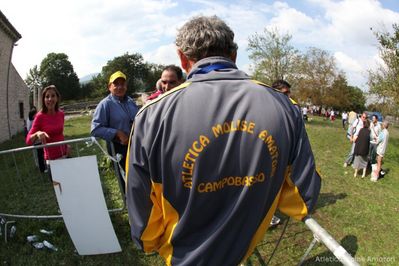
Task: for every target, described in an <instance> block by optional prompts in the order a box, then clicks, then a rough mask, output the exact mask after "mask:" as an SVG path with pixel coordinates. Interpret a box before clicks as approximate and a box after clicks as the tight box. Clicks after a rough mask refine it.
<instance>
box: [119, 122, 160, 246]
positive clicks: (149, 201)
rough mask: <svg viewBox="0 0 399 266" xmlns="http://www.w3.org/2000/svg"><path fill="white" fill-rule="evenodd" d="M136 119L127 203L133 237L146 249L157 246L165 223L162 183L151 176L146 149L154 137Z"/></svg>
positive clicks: (127, 175) (131, 141)
mask: <svg viewBox="0 0 399 266" xmlns="http://www.w3.org/2000/svg"><path fill="white" fill-rule="evenodd" d="M138 124H140V119H137V117H136V119H135V123H134V125H133V130H132V132H131V137H130V145H129V150H128V159H127V168H126V177H127V182H126V204H127V209H128V213H129V222H130V227H131V236H132V239H133V241H134V242H135V243H136V245H138V246H139V247H140V248H141V249H142V250H144V251H145V252H151V251H154V250H157V249H158V248H159V246H160V245H161V243H160V242H161V237H162V236H163V234H164V231H165V227H164V222H163V212H162V186H161V184H159V183H155V182H154V181H152V180H151V176H150V170H149V164H148V157H147V154H148V153H147V151H148V149H149V145H150V142H149V141H147V140H149V139H151V137H150V136H148V135H146V137H145V138H144V134H145V133H144V130H143V128H142V126H139V125H138Z"/></svg>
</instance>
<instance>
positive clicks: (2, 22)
mask: <svg viewBox="0 0 399 266" xmlns="http://www.w3.org/2000/svg"><path fill="white" fill-rule="evenodd" d="M0 28H2V29H3V30H4V32H5V33H6V34H8V35H9V36H10V37H11V39H12V40H13V41H14V42H17V41H18V40H19V39H21V37H22V36H21V34H19V32H18V31H17V30H16V29H15V28H14V26H13V25H12V24H11V23H10V21H8V19H7V18H6V16H5V15H4V14H3V12H1V10H0Z"/></svg>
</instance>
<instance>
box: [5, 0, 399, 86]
mask: <svg viewBox="0 0 399 266" xmlns="http://www.w3.org/2000/svg"><path fill="white" fill-rule="evenodd" d="M0 9H1V11H2V12H3V13H4V15H5V16H6V17H7V18H8V19H9V21H10V22H11V23H12V24H13V25H14V27H15V28H16V29H17V30H18V31H19V32H20V34H21V35H22V39H21V40H19V41H18V46H16V47H15V48H14V54H13V59H12V61H13V63H14V65H15V67H16V68H17V70H18V72H19V73H20V75H21V76H22V77H23V78H25V77H26V74H27V73H28V71H29V69H30V68H32V67H33V66H34V65H40V62H41V60H42V59H43V58H44V57H45V56H46V55H47V54H48V53H50V52H63V53H66V54H67V55H68V56H69V59H70V61H71V63H72V64H73V66H74V69H75V71H76V73H77V74H78V76H79V77H83V76H85V75H87V74H90V73H95V72H100V71H101V68H102V66H104V65H105V64H106V62H107V61H108V60H111V59H113V58H114V57H116V56H120V55H122V54H124V53H126V52H129V53H136V52H137V53H140V54H142V55H143V56H144V59H145V60H146V61H148V62H153V63H160V64H179V62H178V58H177V55H176V52H175V46H174V43H173V42H174V37H175V34H176V30H177V29H178V28H179V27H181V26H182V25H183V24H184V23H185V22H186V21H187V20H188V19H189V18H190V17H192V16H195V15H217V16H219V17H220V18H222V19H224V20H225V21H226V22H227V24H228V25H229V26H230V27H231V28H232V29H233V31H234V32H235V34H236V42H237V43H238V45H239V51H238V59H237V65H238V67H239V68H241V69H243V70H244V71H246V72H248V73H250V70H251V65H250V64H251V62H250V61H249V59H248V53H247V51H246V48H247V44H248V38H249V36H252V35H253V34H255V33H256V32H257V33H262V32H263V30H264V29H265V28H268V29H271V28H276V29H278V30H279V31H280V32H281V33H288V34H290V35H292V40H291V44H292V45H293V46H294V47H295V48H297V49H299V50H301V51H305V50H306V49H307V48H308V47H317V48H321V49H324V50H326V51H328V52H329V53H330V54H331V55H332V56H334V57H335V59H336V63H337V66H338V67H339V68H340V69H341V70H343V71H344V72H345V73H346V75H347V78H348V81H349V84H350V85H354V86H358V87H360V88H362V89H364V90H367V86H366V81H367V70H368V69H374V68H375V67H376V64H378V62H379V59H378V50H377V41H376V39H375V36H374V35H373V32H372V31H371V30H370V28H373V29H374V30H379V31H381V30H384V31H391V30H392V24H393V23H399V1H397V0H381V1H377V0H342V1H339V0H305V1H294V0H292V1H291V0H290V1H250V0H243V1H232V0H230V1H214V0H209V1H208V0H193V1H173V0H163V1H156V0H146V1H141V0H133V1H132V0H113V1H102V0H84V1H82V0H70V1H54V0H37V1H22V0H13V1H5V0H3V2H2V3H1V6H0Z"/></svg>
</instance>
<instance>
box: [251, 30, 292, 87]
mask: <svg viewBox="0 0 399 266" xmlns="http://www.w3.org/2000/svg"><path fill="white" fill-rule="evenodd" d="M291 38H292V37H291V35H289V34H283V35H280V34H279V33H278V31H277V29H272V30H268V29H266V28H265V29H264V32H263V34H258V33H255V34H254V35H253V36H251V37H249V40H248V42H249V43H248V48H247V50H248V51H249V52H250V55H249V58H250V59H251V60H253V61H254V65H255V66H254V78H255V79H257V80H260V81H263V82H265V83H266V84H272V83H273V82H274V81H275V80H278V79H285V80H290V79H291V77H292V76H293V75H294V73H295V71H294V70H295V69H296V66H297V64H298V59H299V52H298V51H297V50H296V49H294V47H293V46H291V45H290V44H289V42H290V40H291Z"/></svg>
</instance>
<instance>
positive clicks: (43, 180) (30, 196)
mask: <svg viewBox="0 0 399 266" xmlns="http://www.w3.org/2000/svg"><path fill="white" fill-rule="evenodd" d="M65 144H68V145H72V157H79V156H85V155H93V154H95V155H97V156H98V157H97V161H98V163H99V170H100V171H99V173H100V179H101V183H102V187H103V192H104V196H105V199H106V202H107V206H108V208H109V212H118V211H122V210H123V209H124V208H125V201H124V195H123V191H122V187H121V182H120V179H118V176H117V172H116V171H117V168H118V163H117V161H118V158H117V157H110V156H109V155H108V153H107V152H106V151H105V150H104V148H103V147H102V146H101V145H100V144H99V143H98V142H97V140H96V139H95V138H92V137H90V138H80V139H73V140H67V141H61V142H56V143H51V144H44V145H36V146H28V147H23V148H16V149H10V150H5V151H0V169H1V172H0V230H1V228H2V227H3V230H4V233H5V234H4V237H5V242H7V231H8V230H9V229H8V227H10V226H11V225H12V224H14V223H15V221H10V220H9V221H5V220H4V219H1V217H7V218H23V219H60V218H62V215H61V214H60V213H59V210H58V205H57V199H56V197H55V193H54V189H53V183H52V181H51V178H50V173H49V172H48V171H47V172H42V171H41V170H40V169H39V164H38V158H37V155H35V154H37V151H38V150H40V149H46V148H48V147H54V146H60V145H65ZM93 144H94V145H93ZM112 150H113V149H112ZM106 158H109V159H111V160H112V161H113V162H109V161H108V163H107V159H106ZM110 163H113V166H114V169H115V172H116V173H115V172H114V171H113V170H112V167H110V165H109V164H110ZM304 223H305V225H306V226H307V227H308V228H309V229H310V230H311V231H312V232H313V235H314V239H313V241H312V242H311V243H310V245H309V247H308V249H307V250H306V252H305V254H304V255H303V257H302V258H301V260H300V262H299V265H301V264H302V263H303V262H304V261H305V259H306V257H307V256H308V255H309V253H310V251H311V250H312V249H313V247H314V246H315V244H316V243H317V242H322V243H323V244H324V245H325V246H326V247H327V248H328V249H329V250H330V251H331V252H332V253H333V254H334V256H336V258H337V259H338V260H339V261H340V262H341V263H342V264H343V265H349V266H356V265H359V264H358V263H357V262H356V261H355V259H354V258H353V257H352V256H351V255H350V254H349V253H348V252H347V251H346V250H345V249H344V248H343V247H342V246H341V245H339V244H338V242H337V241H335V240H334V238H333V237H332V236H331V235H329V234H328V232H327V231H326V230H325V229H324V228H322V227H321V226H320V225H319V224H318V223H317V222H316V221H315V220H314V219H313V218H311V217H307V218H305V220H304ZM287 224H288V220H287V223H286V225H287ZM285 228H286V226H285V227H284V229H283V232H282V235H283V234H284V231H285ZM11 229H12V228H11ZM0 235H1V231H0ZM282 235H281V237H282ZM281 237H280V240H281ZM280 240H279V242H280ZM279 242H278V243H277V244H276V247H275V250H276V249H277V247H278V245H279ZM275 250H274V251H275ZM255 254H259V252H258V250H257V249H255ZM273 255H274V252H273V254H272V255H271V256H270V259H269V261H268V263H269V262H270V260H271V258H272V257H273ZM268 263H267V264H268ZM267 264H264V265H267ZM262 265H263V264H262Z"/></svg>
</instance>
